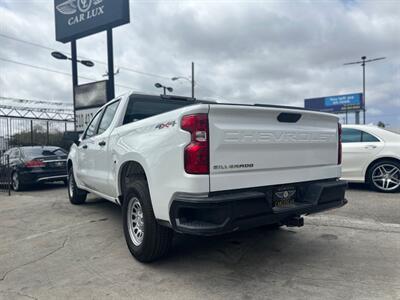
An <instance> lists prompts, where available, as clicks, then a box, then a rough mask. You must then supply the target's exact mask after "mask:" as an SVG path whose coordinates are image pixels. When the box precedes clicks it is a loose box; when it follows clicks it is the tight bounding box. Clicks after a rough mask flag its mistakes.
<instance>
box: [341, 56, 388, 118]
mask: <svg viewBox="0 0 400 300" xmlns="http://www.w3.org/2000/svg"><path fill="white" fill-rule="evenodd" d="M385 58H386V57H378V58H373V59H368V60H366V59H367V57H366V56H362V57H361V61H353V62H349V63H345V64H343V65H345V66H346V65H358V64H361V66H362V67H363V104H364V109H363V122H364V124H365V63H370V62H373V61H377V60H382V59H385ZM358 118H359V114H358ZM356 123H357V122H356Z"/></svg>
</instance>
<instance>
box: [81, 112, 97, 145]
mask: <svg viewBox="0 0 400 300" xmlns="http://www.w3.org/2000/svg"><path fill="white" fill-rule="evenodd" d="M101 113H102V110H100V111H99V112H98V113H97V114H96V115H95V116H94V118H93V119H92V121H91V122H90V123H89V126H88V128H87V129H86V132H85V135H84V137H83V139H88V138H90V137H92V136H95V135H96V131H97V125H98V124H99V120H100V117H101Z"/></svg>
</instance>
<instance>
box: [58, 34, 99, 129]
mask: <svg viewBox="0 0 400 300" xmlns="http://www.w3.org/2000/svg"><path fill="white" fill-rule="evenodd" d="M51 56H53V57H54V58H55V59H61V60H70V61H71V62H72V98H73V103H74V130H76V111H75V87H76V86H77V85H78V64H77V63H81V64H82V65H84V66H86V67H93V66H94V62H92V61H91V60H79V59H77V58H76V56H77V55H76V41H75V40H73V41H71V57H68V56H66V55H65V54H63V53H61V52H58V51H53V52H51Z"/></svg>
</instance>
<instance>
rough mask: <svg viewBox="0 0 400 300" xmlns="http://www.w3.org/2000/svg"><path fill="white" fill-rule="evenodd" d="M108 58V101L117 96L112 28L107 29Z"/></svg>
mask: <svg viewBox="0 0 400 300" xmlns="http://www.w3.org/2000/svg"><path fill="white" fill-rule="evenodd" d="M107 59H108V89H107V91H108V92H107V94H108V99H107V100H108V101H110V100H112V99H114V98H115V84H114V53H113V36H112V28H109V29H107Z"/></svg>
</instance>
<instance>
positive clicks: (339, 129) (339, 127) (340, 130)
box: [338, 123, 342, 165]
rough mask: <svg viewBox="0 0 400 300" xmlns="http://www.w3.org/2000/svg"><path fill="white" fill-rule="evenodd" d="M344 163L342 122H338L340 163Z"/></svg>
mask: <svg viewBox="0 0 400 300" xmlns="http://www.w3.org/2000/svg"><path fill="white" fill-rule="evenodd" d="M341 164H342V124H340V123H338V165H341Z"/></svg>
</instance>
